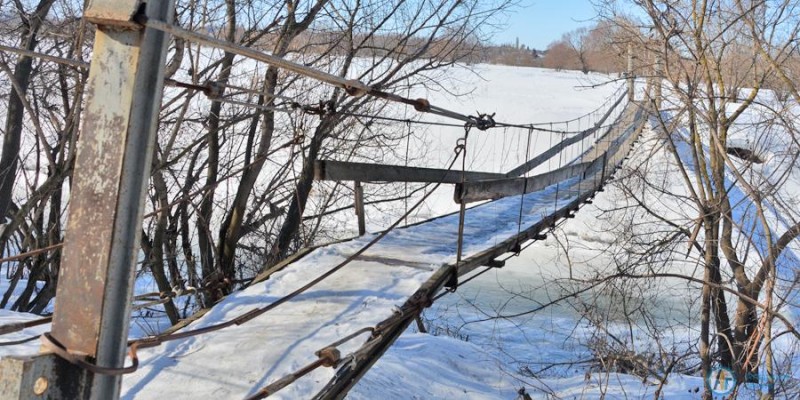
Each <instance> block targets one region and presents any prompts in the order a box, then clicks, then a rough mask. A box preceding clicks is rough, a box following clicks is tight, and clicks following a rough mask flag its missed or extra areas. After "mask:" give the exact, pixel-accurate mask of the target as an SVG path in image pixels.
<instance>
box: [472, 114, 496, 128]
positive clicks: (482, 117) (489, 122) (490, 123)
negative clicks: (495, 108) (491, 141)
mask: <svg viewBox="0 0 800 400" xmlns="http://www.w3.org/2000/svg"><path fill="white" fill-rule="evenodd" d="M495 114H496V113H491V114H482V113H478V116H477V117H475V116H470V117H469V119H470V123H469V124H471V125H472V126H474V127H476V128H478V129H480V130H482V131H485V130H487V129H490V128H494V127H495V126H496V125H497V124H496V123H495V121H494V115H495Z"/></svg>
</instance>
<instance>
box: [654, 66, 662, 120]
mask: <svg viewBox="0 0 800 400" xmlns="http://www.w3.org/2000/svg"><path fill="white" fill-rule="evenodd" d="M655 58H656V59H655V73H654V74H653V75H654V76H653V89H654V93H653V100H654V102H655V105H656V110H655V111H658V110H660V109H661V86H662V84H663V82H664V78H663V74H664V64H663V58H662V56H661V53H656V54H655Z"/></svg>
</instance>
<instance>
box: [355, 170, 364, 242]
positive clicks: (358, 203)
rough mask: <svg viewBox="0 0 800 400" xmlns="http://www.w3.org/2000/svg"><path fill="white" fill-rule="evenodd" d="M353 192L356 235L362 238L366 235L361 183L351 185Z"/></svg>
mask: <svg viewBox="0 0 800 400" xmlns="http://www.w3.org/2000/svg"><path fill="white" fill-rule="evenodd" d="M353 189H354V192H355V209H356V210H355V211H356V217H357V218H358V235H359V236H364V234H365V233H367V222H366V219H365V216H364V187H363V186H362V185H361V182H359V181H356V182H355V184H354V185H353Z"/></svg>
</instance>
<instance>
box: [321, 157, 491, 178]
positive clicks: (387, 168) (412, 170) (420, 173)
mask: <svg viewBox="0 0 800 400" xmlns="http://www.w3.org/2000/svg"><path fill="white" fill-rule="evenodd" d="M500 178H505V175H504V174H495V173H491V172H473V171H466V172H464V181H467V182H470V181H477V180H488V179H500ZM461 179H462V177H461V171H456V170H445V169H435V168H418V167H403V166H400V165H386V164H367V163H354V162H343V161H332V160H322V161H317V162H316V163H315V164H314V180H318V181H340V182H341V181H357V182H422V183H439V182H441V183H460V182H461Z"/></svg>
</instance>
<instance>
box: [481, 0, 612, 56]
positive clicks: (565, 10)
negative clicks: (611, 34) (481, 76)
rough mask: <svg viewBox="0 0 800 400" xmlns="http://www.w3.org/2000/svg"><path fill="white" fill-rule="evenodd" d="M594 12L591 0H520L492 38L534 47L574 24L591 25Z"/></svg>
mask: <svg viewBox="0 0 800 400" xmlns="http://www.w3.org/2000/svg"><path fill="white" fill-rule="evenodd" d="M596 15H597V13H596V12H595V9H594V7H593V6H592V3H591V1H590V0H522V1H521V2H520V6H519V7H518V8H517V9H515V10H512V11H511V12H510V13H509V14H508V19H507V26H506V29H505V31H502V32H498V33H497V34H496V35H495V37H494V39H493V40H492V41H493V42H494V43H496V44H513V43H515V42H516V38H519V43H520V44H524V45H527V46H528V47H533V48H535V49H546V48H547V45H548V44H550V43H551V42H553V41H554V40H556V39H558V38H560V37H561V35H562V34H564V33H566V32H569V31H571V30H573V29H575V28H578V27H581V26H586V25H592V24H593V21H592V19H593V18H595V16H596Z"/></svg>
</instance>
